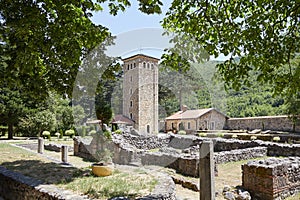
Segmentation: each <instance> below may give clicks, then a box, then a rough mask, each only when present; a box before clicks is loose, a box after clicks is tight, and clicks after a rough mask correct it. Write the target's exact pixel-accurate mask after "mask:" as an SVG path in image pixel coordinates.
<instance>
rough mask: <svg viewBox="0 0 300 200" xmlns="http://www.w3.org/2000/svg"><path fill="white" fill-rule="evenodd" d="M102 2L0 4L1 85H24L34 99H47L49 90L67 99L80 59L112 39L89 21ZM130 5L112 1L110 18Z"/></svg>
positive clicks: (11, 2) (105, 30)
mask: <svg viewBox="0 0 300 200" xmlns="http://www.w3.org/2000/svg"><path fill="white" fill-rule="evenodd" d="M102 2H105V1H100V0H99V1H97V2H94V1H91V0H84V1H77V0H71V1H49V0H44V1H39V0H38V1H33V0H31V1H9V0H3V1H0V19H1V20H0V52H1V58H0V59H1V61H3V62H5V64H6V65H0V67H1V72H2V73H1V78H0V83H1V85H2V83H3V82H5V83H6V84H13V85H15V84H17V85H27V86H28V87H26V88H27V89H28V93H33V95H36V94H38V96H37V95H36V96H35V97H36V98H37V97H41V98H44V97H45V96H47V94H48V90H47V88H55V90H56V91H57V92H59V93H60V94H64V93H67V94H71V91H72V87H73V81H74V78H75V76H76V74H77V72H78V66H79V65H80V64H81V60H82V58H84V56H85V55H86V54H87V53H88V52H89V51H90V50H91V49H93V48H95V47H96V46H97V45H99V44H100V43H101V42H103V41H104V39H105V38H106V37H108V36H109V35H110V34H109V32H108V29H107V28H105V27H103V26H101V25H95V24H94V23H93V22H92V21H91V19H90V18H91V17H92V12H95V11H100V10H102V7H101V5H100V3H102ZM129 5H130V3H129V1H127V0H121V1H119V0H118V1H117V0H116V1H114V0H112V1H110V3H109V8H110V12H111V14H114V15H115V14H117V12H118V11H119V10H124V9H125V7H126V6H129ZM4 58H5V59H4Z"/></svg>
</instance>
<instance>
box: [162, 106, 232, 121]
mask: <svg viewBox="0 0 300 200" xmlns="http://www.w3.org/2000/svg"><path fill="white" fill-rule="evenodd" d="M212 110H215V111H216V112H218V113H221V112H220V111H218V110H216V109H215V108H205V109H198V110H186V111H178V112H176V113H175V114H173V115H171V116H169V117H167V118H166V120H181V119H197V118H199V117H201V116H203V115H205V114H206V113H208V112H210V111H212ZM221 114H222V115H224V116H225V117H226V118H228V117H227V116H226V115H225V114H223V113H221Z"/></svg>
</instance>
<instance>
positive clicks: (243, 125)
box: [226, 115, 300, 132]
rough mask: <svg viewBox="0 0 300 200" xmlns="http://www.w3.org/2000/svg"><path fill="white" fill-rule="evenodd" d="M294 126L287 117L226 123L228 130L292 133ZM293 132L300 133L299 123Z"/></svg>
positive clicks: (241, 119) (249, 119) (248, 119)
mask: <svg viewBox="0 0 300 200" xmlns="http://www.w3.org/2000/svg"><path fill="white" fill-rule="evenodd" d="M293 127H294V124H293V122H292V120H291V119H290V118H289V117H288V116H285V115H283V116H263V117H245V118H230V119H228V120H227V122H226V129H230V130H239V129H244V130H254V129H261V130H273V131H294V130H293ZM295 131H296V132H300V123H299V119H298V123H296V124H295Z"/></svg>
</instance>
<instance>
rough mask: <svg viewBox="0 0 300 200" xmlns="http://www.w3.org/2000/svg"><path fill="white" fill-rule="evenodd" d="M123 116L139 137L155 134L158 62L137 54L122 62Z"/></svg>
mask: <svg viewBox="0 0 300 200" xmlns="http://www.w3.org/2000/svg"><path fill="white" fill-rule="evenodd" d="M122 61H123V62H124V63H123V72H124V79H123V115H124V116H125V117H127V118H129V119H131V120H132V121H133V124H134V125H133V126H134V128H135V129H136V130H138V131H139V133H141V134H150V133H158V62H159V59H157V58H154V57H151V56H147V55H144V54H137V55H134V56H131V57H128V58H124V59H122Z"/></svg>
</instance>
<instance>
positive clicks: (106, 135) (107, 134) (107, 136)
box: [103, 130, 112, 140]
mask: <svg viewBox="0 0 300 200" xmlns="http://www.w3.org/2000/svg"><path fill="white" fill-rule="evenodd" d="M103 135H104V137H106V138H107V139H109V140H111V138H112V137H111V132H110V131H108V130H105V131H104V132H103Z"/></svg>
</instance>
